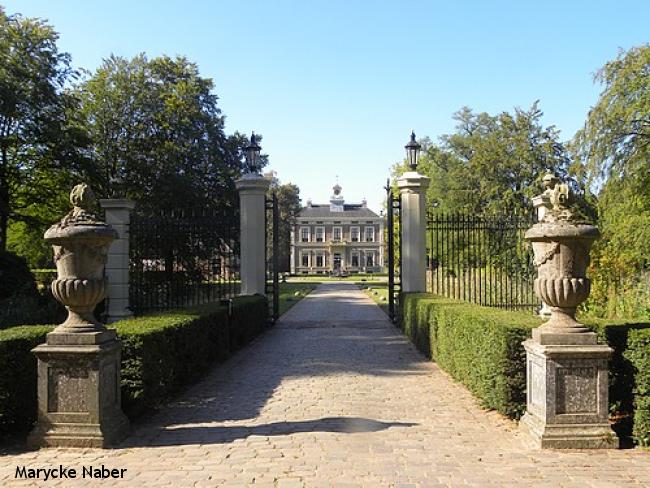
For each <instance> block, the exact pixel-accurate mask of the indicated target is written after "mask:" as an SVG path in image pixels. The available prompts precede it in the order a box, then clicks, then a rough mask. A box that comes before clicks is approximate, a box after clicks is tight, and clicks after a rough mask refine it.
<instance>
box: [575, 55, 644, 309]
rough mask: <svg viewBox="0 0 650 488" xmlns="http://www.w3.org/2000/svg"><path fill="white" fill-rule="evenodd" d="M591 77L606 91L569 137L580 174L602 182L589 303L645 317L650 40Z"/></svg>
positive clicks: (590, 181) (596, 183)
mask: <svg viewBox="0 0 650 488" xmlns="http://www.w3.org/2000/svg"><path fill="white" fill-rule="evenodd" d="M595 80H596V81H597V82H600V83H601V84H602V85H603V91H602V93H601V94H600V98H599V100H598V102H597V103H596V105H595V106H594V107H593V108H592V109H591V111H590V112H589V116H588V118H587V121H586V123H585V126H584V128H583V129H582V130H580V131H579V132H578V133H577V134H576V137H575V140H574V142H573V151H574V152H575V155H576V157H577V158H578V161H579V162H580V163H581V166H579V167H580V168H581V169H582V174H581V178H583V179H584V181H585V182H586V184H591V185H594V186H597V187H600V193H599V199H598V216H599V219H598V221H599V227H600V229H601V232H602V239H601V241H600V242H598V243H597V244H596V246H595V247H594V251H593V253H592V269H591V272H592V276H594V283H593V287H592V289H593V291H592V296H591V297H590V300H589V302H588V304H587V309H588V310H589V311H590V312H591V313H593V314H596V315H601V316H607V317H640V318H650V305H648V300H649V299H650V260H649V258H648V256H650V230H649V229H650V45H648V44H646V45H644V46H640V47H636V48H632V49H630V50H629V51H627V52H624V51H621V52H620V53H619V55H618V57H617V58H616V59H615V60H613V61H610V62H608V63H606V64H605V66H603V68H602V69H601V70H599V71H598V72H597V73H596V77H595Z"/></svg>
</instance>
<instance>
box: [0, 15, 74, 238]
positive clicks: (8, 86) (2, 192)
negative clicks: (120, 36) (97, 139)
mask: <svg viewBox="0 0 650 488" xmlns="http://www.w3.org/2000/svg"><path fill="white" fill-rule="evenodd" d="M57 39H58V34H57V33H56V32H55V31H54V30H53V29H52V27H51V26H49V25H48V24H47V23H45V22H43V21H41V20H39V19H30V18H24V17H22V16H20V15H9V16H8V15H6V14H5V11H4V9H2V7H0V250H4V249H5V248H6V246H7V228H8V226H9V223H10V221H13V222H15V223H17V224H19V225H22V228H23V229H28V227H31V228H39V229H40V227H42V226H43V225H45V224H46V223H47V222H51V220H52V219H53V218H54V217H53V216H54V215H56V214H58V213H60V210H61V208H62V207H63V208H65V207H66V206H67V205H66V202H65V193H64V194H62V192H61V188H69V187H70V185H71V183H72V182H73V181H74V180H75V177H76V176H78V175H80V174H82V173H83V172H84V171H85V170H86V166H85V160H84V158H83V157H82V156H81V154H80V149H83V147H84V145H85V143H86V140H85V134H84V131H83V129H82V128H81V127H80V126H79V124H78V121H77V120H76V119H75V114H76V111H75V107H76V102H77V101H76V99H75V98H74V97H73V96H71V94H70V93H68V92H67V91H66V86H67V84H68V82H70V81H71V80H73V79H74V78H75V75H76V73H75V71H74V70H73V69H72V68H71V66H70V56H69V55H68V54H67V53H61V52H59V50H58V48H57V45H56V41H57ZM39 232H40V231H39ZM26 239H27V240H29V236H26Z"/></svg>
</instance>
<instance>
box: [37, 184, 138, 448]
mask: <svg viewBox="0 0 650 488" xmlns="http://www.w3.org/2000/svg"><path fill="white" fill-rule="evenodd" d="M70 202H71V203H72V205H73V209H72V211H71V212H70V213H68V215H66V216H65V217H64V218H63V219H62V220H61V221H60V222H59V223H57V224H55V225H53V226H52V227H50V228H49V229H48V230H47V231H46V232H45V240H46V241H47V242H48V243H50V244H52V247H53V249H54V262H55V263H56V267H57V272H58V277H57V279H56V280H54V282H53V283H52V293H53V295H54V297H55V298H56V299H57V300H58V301H60V302H61V303H62V304H63V305H65V307H66V309H67V310H68V317H67V319H66V320H65V322H63V323H62V324H61V325H59V326H58V327H56V328H55V329H54V331H52V332H50V333H49V334H48V335H47V341H46V343H45V344H42V345H40V346H38V347H36V348H35V349H33V351H32V352H33V353H34V354H35V355H36V357H37V359H38V421H37V424H36V426H35V427H34V430H33V431H32V432H31V434H30V436H29V438H28V442H29V443H30V444H31V445H33V446H53V447H107V446H110V445H113V444H115V443H116V442H118V441H120V440H121V439H122V438H123V437H124V436H125V435H126V433H127V432H128V426H129V423H128V420H127V418H126V417H125V416H124V413H123V412H122V408H121V397H120V342H119V341H118V340H117V335H116V333H115V330H114V329H107V328H106V327H105V326H104V325H103V324H101V323H100V322H99V321H98V320H97V319H96V318H95V316H94V314H93V311H94V309H95V307H96V305H97V304H98V303H99V302H100V301H101V300H102V299H103V298H104V297H105V296H106V289H107V284H108V280H107V279H106V278H105V277H104V264H105V263H106V256H107V253H108V248H109V246H110V245H111V242H113V240H115V239H116V237H117V233H116V232H115V230H114V229H113V228H112V227H111V226H109V225H106V224H105V223H104V222H102V221H101V220H99V219H98V218H97V217H96V216H95V215H94V214H93V213H92V211H91V210H92V207H93V206H94V205H95V198H94V195H93V193H92V191H91V190H90V188H89V187H88V186H87V185H85V184H82V185H77V186H75V187H74V189H73V190H72V193H71V194H70Z"/></svg>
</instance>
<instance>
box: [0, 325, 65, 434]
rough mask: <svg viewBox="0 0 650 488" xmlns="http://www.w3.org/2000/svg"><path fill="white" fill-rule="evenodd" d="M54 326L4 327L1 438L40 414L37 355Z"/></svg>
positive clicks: (0, 357)
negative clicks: (37, 397) (37, 348)
mask: <svg viewBox="0 0 650 488" xmlns="http://www.w3.org/2000/svg"><path fill="white" fill-rule="evenodd" d="M53 328H54V327H52V326H46V325H23V326H19V327H11V328H9V329H4V330H0V371H1V372H2V374H0V438H2V437H4V436H5V435H7V434H12V433H16V432H24V431H26V430H27V429H29V427H30V426H31V425H32V423H33V422H34V419H35V418H36V356H34V355H33V354H32V353H31V352H30V351H31V350H32V349H34V348H35V347H36V346H37V345H39V344H41V343H43V342H45V335H46V334H47V333H48V332H50V331H51V330H52V329H53Z"/></svg>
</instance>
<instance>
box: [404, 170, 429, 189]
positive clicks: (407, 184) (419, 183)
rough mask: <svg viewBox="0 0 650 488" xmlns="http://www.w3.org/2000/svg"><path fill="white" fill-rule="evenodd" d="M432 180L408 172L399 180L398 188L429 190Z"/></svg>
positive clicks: (413, 172)
mask: <svg viewBox="0 0 650 488" xmlns="http://www.w3.org/2000/svg"><path fill="white" fill-rule="evenodd" d="M430 181H431V178H429V177H428V176H424V175H422V174H420V173H417V172H415V171H407V172H406V173H404V174H403V175H402V176H400V177H399V178H398V179H397V186H398V187H399V188H400V189H409V188H413V189H415V188H421V189H425V188H428V186H429V182H430Z"/></svg>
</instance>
